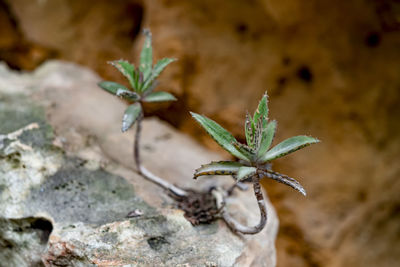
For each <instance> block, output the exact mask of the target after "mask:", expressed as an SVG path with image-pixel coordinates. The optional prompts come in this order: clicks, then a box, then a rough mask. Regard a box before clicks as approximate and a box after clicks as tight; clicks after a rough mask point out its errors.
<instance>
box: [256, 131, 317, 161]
mask: <svg viewBox="0 0 400 267" xmlns="http://www.w3.org/2000/svg"><path fill="white" fill-rule="evenodd" d="M318 142H319V140H318V139H316V138H313V137H310V136H305V135H299V136H294V137H291V138H288V139H286V140H285V141H283V142H281V143H279V144H278V145H276V146H275V147H273V148H272V149H271V150H269V151H268V152H267V153H265V155H264V156H262V158H261V162H267V161H270V160H273V159H277V158H280V157H283V156H285V155H287V154H289V153H292V152H294V151H296V150H299V149H301V148H303V147H306V146H309V145H311V144H315V143H318Z"/></svg>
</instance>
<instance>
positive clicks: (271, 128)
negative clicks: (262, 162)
mask: <svg viewBox="0 0 400 267" xmlns="http://www.w3.org/2000/svg"><path fill="white" fill-rule="evenodd" d="M275 130H276V121H271V122H269V123H268V124H267V127H266V128H265V129H264V130H263V132H262V137H261V143H260V147H259V148H258V152H257V158H262V156H263V155H264V154H265V153H267V151H268V149H269V147H270V146H271V143H272V140H273V139H274V136H275Z"/></svg>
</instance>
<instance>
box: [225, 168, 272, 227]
mask: <svg viewBox="0 0 400 267" xmlns="http://www.w3.org/2000/svg"><path fill="white" fill-rule="evenodd" d="M252 182H253V189H254V195H255V196H256V199H257V204H258V208H259V209H260V221H259V223H258V224H257V225H256V226H252V227H251V226H245V225H242V224H240V223H239V222H237V221H236V220H235V219H234V218H232V217H231V216H230V215H229V214H228V212H227V210H226V208H224V210H223V211H222V218H223V219H224V220H225V222H226V224H228V226H229V227H230V228H231V229H232V231H234V232H236V233H242V234H257V233H259V232H260V231H261V230H262V229H264V227H265V224H266V223H267V206H266V205H265V201H264V196H263V193H262V191H261V185H260V177H259V176H258V174H256V175H254V176H253V177H252Z"/></svg>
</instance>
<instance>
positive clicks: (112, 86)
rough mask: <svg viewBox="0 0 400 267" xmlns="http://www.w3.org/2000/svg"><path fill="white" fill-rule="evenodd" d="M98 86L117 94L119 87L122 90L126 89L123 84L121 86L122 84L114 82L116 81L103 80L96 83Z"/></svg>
mask: <svg viewBox="0 0 400 267" xmlns="http://www.w3.org/2000/svg"><path fill="white" fill-rule="evenodd" d="M97 85H98V86H99V87H100V88H102V89H104V90H106V91H107V92H109V93H111V94H114V95H115V94H117V91H118V90H119V89H122V90H128V88H126V87H125V86H123V85H122V84H119V83H116V82H110V81H103V82H99V83H98V84H97Z"/></svg>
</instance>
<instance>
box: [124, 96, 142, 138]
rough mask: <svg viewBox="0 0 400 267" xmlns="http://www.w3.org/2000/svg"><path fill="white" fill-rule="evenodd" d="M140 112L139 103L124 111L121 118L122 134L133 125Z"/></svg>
mask: <svg viewBox="0 0 400 267" xmlns="http://www.w3.org/2000/svg"><path fill="white" fill-rule="evenodd" d="M141 112H142V107H141V106H140V104H139V103H135V104H132V105H130V106H129V107H128V108H127V109H126V110H125V114H124V117H123V118H122V132H126V131H127V130H128V129H129V128H131V126H132V125H133V124H134V123H135V121H136V120H137V118H138V117H139V116H140V114H141Z"/></svg>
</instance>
